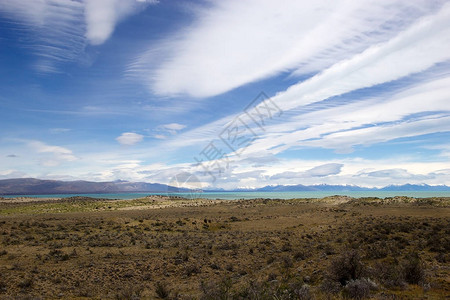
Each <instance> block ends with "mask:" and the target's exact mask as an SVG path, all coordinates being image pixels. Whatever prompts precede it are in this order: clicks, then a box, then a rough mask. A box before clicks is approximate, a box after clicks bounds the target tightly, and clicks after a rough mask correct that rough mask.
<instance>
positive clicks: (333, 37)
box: [128, 0, 444, 97]
mask: <svg viewBox="0 0 450 300" xmlns="http://www.w3.org/2000/svg"><path fill="white" fill-rule="evenodd" d="M443 2H444V1H411V2H406V1H364V2H349V1H334V2H333V3H330V2H329V1H314V2H305V1H295V0H292V1H285V2H284V3H283V4H282V5H281V4H280V3H278V2H276V1H259V0H258V1H256V0H255V1H222V2H215V3H212V4H211V6H209V7H208V8H207V9H204V10H201V9H200V10H199V11H198V16H197V19H196V21H195V22H194V23H193V24H192V25H191V26H188V27H187V28H186V29H185V30H183V31H182V32H178V33H177V34H175V35H172V36H170V37H168V38H167V39H165V40H163V41H161V42H160V43H159V44H156V45H155V44H152V45H151V46H150V47H149V48H150V49H149V50H148V51H147V52H145V53H144V54H142V55H141V56H140V57H139V58H138V59H136V61H135V62H133V63H132V64H130V66H129V70H128V72H129V74H131V75H134V76H137V77H139V78H140V79H141V80H143V81H144V82H145V84H147V85H148V86H149V87H150V89H151V90H152V91H154V92H155V93H157V94H162V95H178V94H187V95H191V96H194V97H207V96H213V95H217V94H220V93H223V92H226V91H228V90H230V89H233V88H236V87H238V86H241V85H244V84H246V83H249V82H254V81H256V80H260V79H263V78H268V77H270V76H274V75H276V74H280V73H282V72H286V71H288V72H292V71H295V73H296V74H297V73H308V72H317V71H320V70H322V69H324V68H327V67H329V66H330V65H332V64H334V63H336V62H339V61H341V60H343V59H347V58H350V57H352V56H353V55H355V54H357V53H360V52H362V51H363V50H365V49H366V48H368V47H369V46H371V45H374V44H378V43H380V42H384V41H387V40H389V39H390V38H392V37H393V36H395V35H396V34H398V33H399V32H401V31H402V30H404V29H405V28H406V27H408V26H409V25H410V24H411V23H413V22H414V21H416V20H417V19H418V18H419V17H420V16H423V15H427V14H430V13H433V12H434V11H435V10H437V9H438V8H439V7H440V6H441V5H442V3H443ZM331 33H332V34H331ZM243 70H245V71H243Z"/></svg>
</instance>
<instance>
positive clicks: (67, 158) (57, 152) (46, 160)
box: [27, 141, 77, 167]
mask: <svg viewBox="0 0 450 300" xmlns="http://www.w3.org/2000/svg"><path fill="white" fill-rule="evenodd" d="M27 144H28V146H29V147H31V148H32V149H33V150H34V151H35V152H37V153H41V154H44V156H42V157H40V163H41V165H43V166H45V167H54V166H58V165H60V164H61V163H63V162H71V161H75V160H77V157H76V156H75V155H74V154H73V152H72V150H70V149H67V148H64V147H61V146H53V145H48V144H46V143H43V142H41V141H29V142H28V143H27Z"/></svg>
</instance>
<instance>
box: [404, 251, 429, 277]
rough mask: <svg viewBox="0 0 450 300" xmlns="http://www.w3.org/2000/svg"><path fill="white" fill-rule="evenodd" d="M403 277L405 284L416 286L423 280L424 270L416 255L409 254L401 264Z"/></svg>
mask: <svg viewBox="0 0 450 300" xmlns="http://www.w3.org/2000/svg"><path fill="white" fill-rule="evenodd" d="M402 272H403V277H404V278H405V281H406V282H407V283H411V284H418V283H421V282H423V281H424V280H425V270H424V267H423V263H422V260H421V259H420V257H419V255H418V254H417V253H412V254H409V255H408V256H407V257H406V259H405V261H404V262H403V264H402Z"/></svg>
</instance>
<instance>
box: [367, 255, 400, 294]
mask: <svg viewBox="0 0 450 300" xmlns="http://www.w3.org/2000/svg"><path fill="white" fill-rule="evenodd" d="M373 275H375V276H376V277H377V279H378V280H379V281H380V282H381V283H382V284H383V285H385V286H386V287H387V288H393V287H400V288H403V287H404V286H405V280H404V278H403V272H402V269H401V267H400V265H399V262H398V261H397V260H396V259H392V258H389V259H387V260H385V261H382V262H377V263H376V264H375V266H374V272H373Z"/></svg>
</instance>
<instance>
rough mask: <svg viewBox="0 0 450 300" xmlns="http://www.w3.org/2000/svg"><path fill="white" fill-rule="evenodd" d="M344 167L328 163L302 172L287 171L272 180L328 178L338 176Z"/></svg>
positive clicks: (272, 177) (274, 176) (276, 175)
mask: <svg viewBox="0 0 450 300" xmlns="http://www.w3.org/2000/svg"><path fill="white" fill-rule="evenodd" d="M343 166H344V165H343V164H337V163H328V164H324V165H320V166H317V167H314V168H311V169H309V170H306V171H302V172H295V171H286V172H283V173H278V174H275V175H273V176H271V177H270V179H273V180H277V179H286V178H288V179H294V178H308V177H326V176H330V175H337V174H339V173H340V172H341V169H342V167H343Z"/></svg>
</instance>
